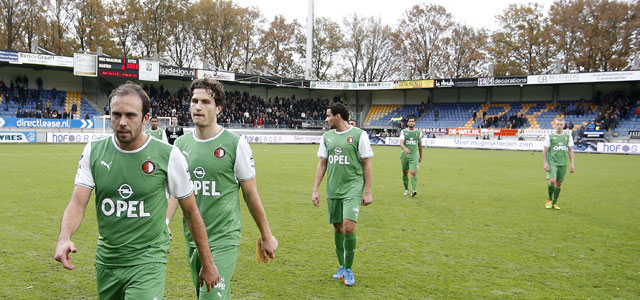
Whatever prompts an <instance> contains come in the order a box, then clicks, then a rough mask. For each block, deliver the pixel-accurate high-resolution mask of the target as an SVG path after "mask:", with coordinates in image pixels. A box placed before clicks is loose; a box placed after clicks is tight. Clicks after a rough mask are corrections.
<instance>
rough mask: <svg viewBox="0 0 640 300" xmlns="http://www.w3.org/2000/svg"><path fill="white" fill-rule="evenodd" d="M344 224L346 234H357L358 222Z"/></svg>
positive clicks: (349, 221)
mask: <svg viewBox="0 0 640 300" xmlns="http://www.w3.org/2000/svg"><path fill="white" fill-rule="evenodd" d="M342 224H343V225H342V229H343V232H344V233H345V234H352V233H354V232H356V222H354V221H352V220H344V221H343V222H342Z"/></svg>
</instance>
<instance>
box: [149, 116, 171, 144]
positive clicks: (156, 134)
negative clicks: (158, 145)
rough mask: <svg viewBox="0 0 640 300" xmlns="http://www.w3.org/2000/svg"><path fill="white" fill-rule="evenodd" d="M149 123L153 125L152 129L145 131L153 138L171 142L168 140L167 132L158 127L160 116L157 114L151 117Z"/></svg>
mask: <svg viewBox="0 0 640 300" xmlns="http://www.w3.org/2000/svg"><path fill="white" fill-rule="evenodd" d="M149 124H150V125H151V129H147V130H145V131H144V133H146V134H148V135H150V136H151V137H152V138H156V139H159V140H161V141H164V142H169V141H168V140H167V134H166V132H165V131H164V130H162V129H159V128H158V118H156V117H155V116H153V117H151V119H149Z"/></svg>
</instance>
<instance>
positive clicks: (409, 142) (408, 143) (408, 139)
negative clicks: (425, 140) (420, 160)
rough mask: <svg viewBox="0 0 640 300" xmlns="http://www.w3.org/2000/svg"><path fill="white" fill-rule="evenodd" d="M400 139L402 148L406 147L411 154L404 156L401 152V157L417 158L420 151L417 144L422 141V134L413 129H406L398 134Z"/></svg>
mask: <svg viewBox="0 0 640 300" xmlns="http://www.w3.org/2000/svg"><path fill="white" fill-rule="evenodd" d="M400 139H401V140H404V146H405V147H407V149H409V151H411V154H405V153H404V151H402V155H403V156H404V155H411V156H415V157H419V156H420V149H419V147H420V146H419V145H418V142H419V141H420V140H421V139H422V132H421V131H420V130H418V129H414V130H409V129H408V128H407V129H403V130H402V132H401V133H400Z"/></svg>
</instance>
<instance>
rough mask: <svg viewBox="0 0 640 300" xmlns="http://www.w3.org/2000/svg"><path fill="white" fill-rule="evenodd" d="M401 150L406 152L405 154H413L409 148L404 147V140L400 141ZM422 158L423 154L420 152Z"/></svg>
mask: <svg viewBox="0 0 640 300" xmlns="http://www.w3.org/2000/svg"><path fill="white" fill-rule="evenodd" d="M400 148H402V151H404V154H411V150H409V148H407V147H405V146H404V139H401V140H400ZM420 153H421V155H420V156H422V152H420Z"/></svg>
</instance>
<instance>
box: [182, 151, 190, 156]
mask: <svg viewBox="0 0 640 300" xmlns="http://www.w3.org/2000/svg"><path fill="white" fill-rule="evenodd" d="M190 152H191V151H189V152H187V151H182V153H184V156H186V157H189V153H190Z"/></svg>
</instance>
